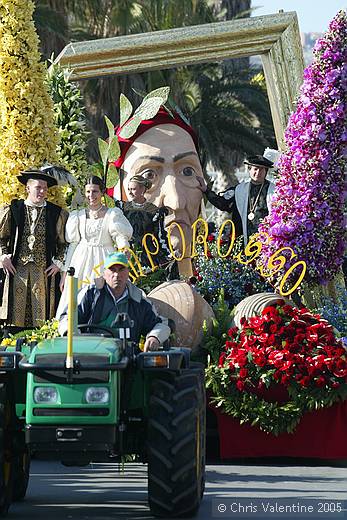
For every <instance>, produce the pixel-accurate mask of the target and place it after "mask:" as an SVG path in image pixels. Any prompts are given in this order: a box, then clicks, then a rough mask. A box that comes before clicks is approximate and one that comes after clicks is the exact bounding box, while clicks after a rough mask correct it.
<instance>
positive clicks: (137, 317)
mask: <svg viewBox="0 0 347 520" xmlns="http://www.w3.org/2000/svg"><path fill="white" fill-rule="evenodd" d="M127 289H128V305H127V312H128V314H129V317H130V319H131V320H133V322H134V326H133V327H132V328H131V329H130V339H131V340H132V341H135V342H136V343H138V342H139V340H140V337H141V336H145V337H146V336H155V337H156V338H157V339H158V340H159V342H160V343H163V342H164V341H166V340H167V339H168V337H169V335H170V328H169V326H168V325H167V324H166V323H164V320H163V318H161V317H160V316H159V315H158V314H157V312H156V310H155V309H154V307H153V305H152V303H151V302H150V301H149V300H148V299H147V298H146V295H145V293H144V292H143V291H142V290H141V289H139V288H138V287H136V286H135V285H133V284H132V283H131V282H127ZM78 299H79V304H78V324H79V325H82V324H88V325H91V324H94V325H98V324H101V322H103V320H104V318H105V315H108V314H109V312H110V311H113V309H114V306H115V301H114V299H113V298H112V296H111V294H110V292H109V291H108V290H107V288H106V283H105V282H104V280H103V279H98V280H96V285H89V286H88V287H86V288H84V289H82V291H80V293H79V295H78ZM120 303H121V302H120ZM105 310H106V312H105ZM123 311H124V307H123V305H122V304H120V306H119V312H123ZM104 313H105V314H104ZM59 321H60V323H59V332H60V333H61V334H64V333H65V332H66V331H67V310H65V311H64V312H63V314H62V315H61V316H60V319H59Z"/></svg>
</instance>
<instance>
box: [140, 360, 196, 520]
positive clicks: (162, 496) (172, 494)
mask: <svg viewBox="0 0 347 520" xmlns="http://www.w3.org/2000/svg"><path fill="white" fill-rule="evenodd" d="M205 413H206V401H205V385H204V371H203V369H201V368H193V369H186V370H182V371H181V372H180V373H178V374H177V373H166V374H160V375H159V377H157V378H156V379H155V380H154V381H153V383H152V390H151V397H150V409H149V424H148V440H147V446H148V501H149V507H150V509H151V512H152V514H153V515H154V516H157V517H162V518H173V517H175V518H178V517H181V518H182V517H186V518H187V517H192V516H194V515H195V514H196V513H197V511H198V509H199V506H200V502H201V498H202V495H203V492H204V484H205Z"/></svg>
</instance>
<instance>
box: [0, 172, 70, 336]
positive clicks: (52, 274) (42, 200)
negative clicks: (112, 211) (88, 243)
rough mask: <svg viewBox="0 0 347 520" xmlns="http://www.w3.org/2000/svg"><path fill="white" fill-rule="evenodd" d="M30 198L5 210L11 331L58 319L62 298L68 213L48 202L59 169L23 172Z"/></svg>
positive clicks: (2, 310)
mask: <svg viewBox="0 0 347 520" xmlns="http://www.w3.org/2000/svg"><path fill="white" fill-rule="evenodd" d="M18 180H19V181H20V182H21V183H22V184H25V187H26V193H27V198H26V199H25V200H17V199H15V200H13V201H12V202H11V204H10V205H7V206H3V207H1V208H0V247H1V256H0V262H1V267H2V269H1V277H2V280H3V284H2V295H1V296H2V301H1V307H0V320H4V322H5V324H6V325H7V326H9V327H38V326H41V325H42V323H43V322H44V321H45V320H47V319H50V318H53V317H54V315H55V311H56V307H57V304H58V301H59V297H60V291H59V281H60V280H59V279H60V276H59V273H60V270H61V268H62V266H63V264H62V262H63V260H64V254H65V248H66V242H65V224H66V220H67V217H68V213H67V211H65V210H64V209H62V208H60V207H59V206H57V205H55V204H52V203H51V202H47V201H46V198H47V193H48V188H49V187H51V186H54V185H57V184H58V182H57V179H56V178H55V177H54V166H47V167H42V168H41V169H38V170H34V169H33V170H27V171H23V172H21V175H20V176H19V177H18Z"/></svg>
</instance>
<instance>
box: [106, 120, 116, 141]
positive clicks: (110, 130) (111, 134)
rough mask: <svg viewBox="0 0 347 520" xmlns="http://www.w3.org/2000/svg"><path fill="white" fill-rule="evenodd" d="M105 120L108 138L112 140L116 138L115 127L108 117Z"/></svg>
mask: <svg viewBox="0 0 347 520" xmlns="http://www.w3.org/2000/svg"><path fill="white" fill-rule="evenodd" d="M104 118H105V121H106V125H107V129H108V136H109V138H110V140H111V139H112V138H113V137H114V125H113V123H112V121H110V119H109V118H108V117H107V116H104Z"/></svg>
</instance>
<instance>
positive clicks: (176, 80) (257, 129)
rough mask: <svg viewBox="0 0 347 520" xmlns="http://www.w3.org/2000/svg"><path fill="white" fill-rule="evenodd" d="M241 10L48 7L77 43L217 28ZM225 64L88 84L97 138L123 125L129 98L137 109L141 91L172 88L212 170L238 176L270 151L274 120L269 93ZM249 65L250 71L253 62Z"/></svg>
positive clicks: (134, 4)
mask: <svg viewBox="0 0 347 520" xmlns="http://www.w3.org/2000/svg"><path fill="white" fill-rule="evenodd" d="M233 3H234V2H232V3H231V2H227V0H216V1H215V2H212V3H211V2H207V1H206V0H180V7H179V9H178V8H177V1H176V0H42V1H41V0H40V4H45V5H46V7H47V8H48V7H49V8H50V9H52V10H55V9H58V8H59V9H60V12H61V14H62V15H63V16H65V19H66V20H68V21H69V25H68V34H69V37H70V38H71V39H72V40H73V39H75V40H85V39H87V40H88V39H95V38H105V37H111V36H117V35H125V34H134V33H139V32H147V31H157V30H162V29H171V28H174V27H182V26H184V25H195V24H201V23H209V22H214V21H218V20H220V19H225V18H226V17H227V18H229V16H231V14H235V13H234V11H233V12H232V11H230V9H229V10H228V5H227V4H230V5H231V4H233ZM249 3H250V2H249V0H244V1H241V0H239V1H238V4H239V7H240V8H241V9H245V7H246V8H247V7H248V4H249ZM230 5H229V7H230ZM245 15H247V10H246V14H245ZM64 34H66V33H64ZM236 61H237V60H232V62H231V63H235V62H236ZM225 63H227V62H222V63H216V64H208V65H196V66H191V67H184V68H179V69H170V70H160V71H154V72H148V73H144V74H141V75H139V74H131V75H125V76H122V77H119V76H113V77H108V78H97V79H92V80H88V81H86V82H83V83H81V84H80V85H81V88H82V90H83V94H84V98H85V103H86V107H87V113H88V120H89V124H90V127H91V129H92V130H91V133H92V135H94V137H96V136H98V135H104V134H105V130H106V129H105V127H104V121H103V117H102V116H103V115H104V114H106V115H108V117H109V118H110V119H111V120H112V121H113V122H116V121H117V119H118V113H117V112H118V99H119V95H120V93H121V92H123V93H125V94H126V95H127V97H128V98H129V99H130V100H131V102H132V103H133V104H134V105H136V104H138V103H139V98H138V96H137V94H136V93H135V92H136V91H142V92H149V91H150V90H153V89H154V88H157V87H160V86H163V85H169V86H171V92H172V94H173V98H174V100H175V101H176V102H177V104H179V106H180V107H181V108H182V109H183V110H184V111H185V112H186V113H187V114H190V117H191V120H192V124H193V126H194V127H195V128H197V130H198V131H199V134H200V138H201V149H202V150H203V151H204V159H203V162H204V164H206V163H207V161H210V162H212V164H213V165H214V166H215V167H216V168H217V169H220V170H221V171H222V172H224V173H225V175H227V176H231V177H232V171H233V170H234V169H235V166H237V165H239V164H240V163H241V161H242V160H243V157H244V155H245V154H247V153H251V152H253V153H257V152H258V151H259V152H261V151H263V149H264V147H265V146H267V145H269V144H270V143H269V140H268V139H267V135H266V134H265V135H264V134H263V133H262V131H261V128H262V124H261V122H262V120H263V119H265V120H270V121H271V116H270V115H269V114H270V111H269V107H268V103H267V99H266V93H264V91H263V90H261V89H260V88H259V86H256V85H251V84H250V77H251V74H250V73H249V71H248V73H243V72H242V71H241V70H239V67H236V69H235V67H234V66H233V67H232V72H231V70H230V69H231V67H230V66H225ZM238 63H239V62H238ZM242 64H243V67H244V68H247V67H248V60H247V59H246V61H243V62H242ZM95 142H96V139H92V145H91V146H90V147H89V152H90V155H91V157H92V158H93V159H95V157H96V155H97V151H96V146H95V145H93V143H95ZM216 143H217V144H216Z"/></svg>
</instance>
